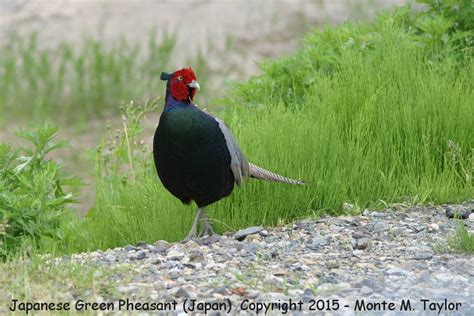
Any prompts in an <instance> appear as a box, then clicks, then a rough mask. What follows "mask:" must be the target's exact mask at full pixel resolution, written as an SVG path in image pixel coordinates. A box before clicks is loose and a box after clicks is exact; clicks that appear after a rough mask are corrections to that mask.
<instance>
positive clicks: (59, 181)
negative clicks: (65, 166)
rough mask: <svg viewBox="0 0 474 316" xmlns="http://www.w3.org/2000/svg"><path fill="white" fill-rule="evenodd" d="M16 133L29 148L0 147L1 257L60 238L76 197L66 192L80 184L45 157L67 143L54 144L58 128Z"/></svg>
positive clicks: (41, 128)
mask: <svg viewBox="0 0 474 316" xmlns="http://www.w3.org/2000/svg"><path fill="white" fill-rule="evenodd" d="M14 134H15V135H16V136H18V137H20V138H22V139H23V140H25V141H27V142H29V143H30V146H27V147H20V148H17V149H12V148H11V146H9V145H7V144H0V221H2V224H1V225H0V234H1V238H2V245H1V248H0V257H3V258H4V257H5V256H7V254H9V253H13V252H15V250H16V249H17V248H18V247H19V245H20V244H21V243H22V242H23V241H24V240H25V239H27V240H30V241H33V242H34V243H35V244H37V245H39V244H40V243H41V239H42V238H44V237H49V238H61V237H62V236H61V232H60V230H59V229H58V228H59V225H60V223H61V220H62V219H63V218H64V216H65V213H66V208H65V207H66V205H68V204H71V203H74V201H75V200H74V194H73V193H72V192H67V191H65V190H66V189H65V187H66V186H68V185H76V184H78V181H77V180H76V179H74V178H67V177H65V176H64V174H63V172H62V168H61V165H60V164H59V163H58V162H55V161H53V160H51V159H47V158H46V156H47V155H48V154H49V153H51V152H52V151H54V150H56V149H59V148H64V147H66V146H67V143H66V142H64V141H55V134H56V128H55V127H53V126H51V125H48V124H45V125H42V126H39V127H37V128H35V129H34V130H31V131H29V130H17V131H15V132H14Z"/></svg>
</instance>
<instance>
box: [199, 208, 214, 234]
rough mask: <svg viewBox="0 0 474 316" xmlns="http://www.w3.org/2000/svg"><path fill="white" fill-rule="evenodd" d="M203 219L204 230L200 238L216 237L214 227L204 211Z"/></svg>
mask: <svg viewBox="0 0 474 316" xmlns="http://www.w3.org/2000/svg"><path fill="white" fill-rule="evenodd" d="M201 218H202V225H203V230H202V233H201V234H200V237H202V236H212V235H214V234H215V233H214V231H213V230H212V225H211V223H209V217H208V216H207V214H206V213H205V212H204V210H203V211H202V215H201Z"/></svg>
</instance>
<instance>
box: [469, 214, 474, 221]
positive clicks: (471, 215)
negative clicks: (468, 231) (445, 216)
mask: <svg viewBox="0 0 474 316" xmlns="http://www.w3.org/2000/svg"><path fill="white" fill-rule="evenodd" d="M469 220H470V221H473V222H474V213H471V214H470V215H469Z"/></svg>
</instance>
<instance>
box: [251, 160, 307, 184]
mask: <svg viewBox="0 0 474 316" xmlns="http://www.w3.org/2000/svg"><path fill="white" fill-rule="evenodd" d="M249 167H250V176H251V177H252V178H256V179H262V180H267V181H275V182H282V183H289V184H301V185H304V184H305V183H304V182H303V181H301V180H294V179H289V178H286V177H284V176H280V175H279V174H276V173H274V172H271V171H268V170H265V169H263V168H261V167H259V166H256V165H254V164H253V163H250V162H249Z"/></svg>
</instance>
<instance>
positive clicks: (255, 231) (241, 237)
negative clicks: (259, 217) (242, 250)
mask: <svg viewBox="0 0 474 316" xmlns="http://www.w3.org/2000/svg"><path fill="white" fill-rule="evenodd" d="M262 230H263V227H261V226H255V227H248V228H245V229H241V230H239V231H237V232H236V233H235V234H234V239H237V240H238V241H242V240H244V239H245V237H247V236H248V235H253V234H258V233H259V232H261V231H262Z"/></svg>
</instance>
